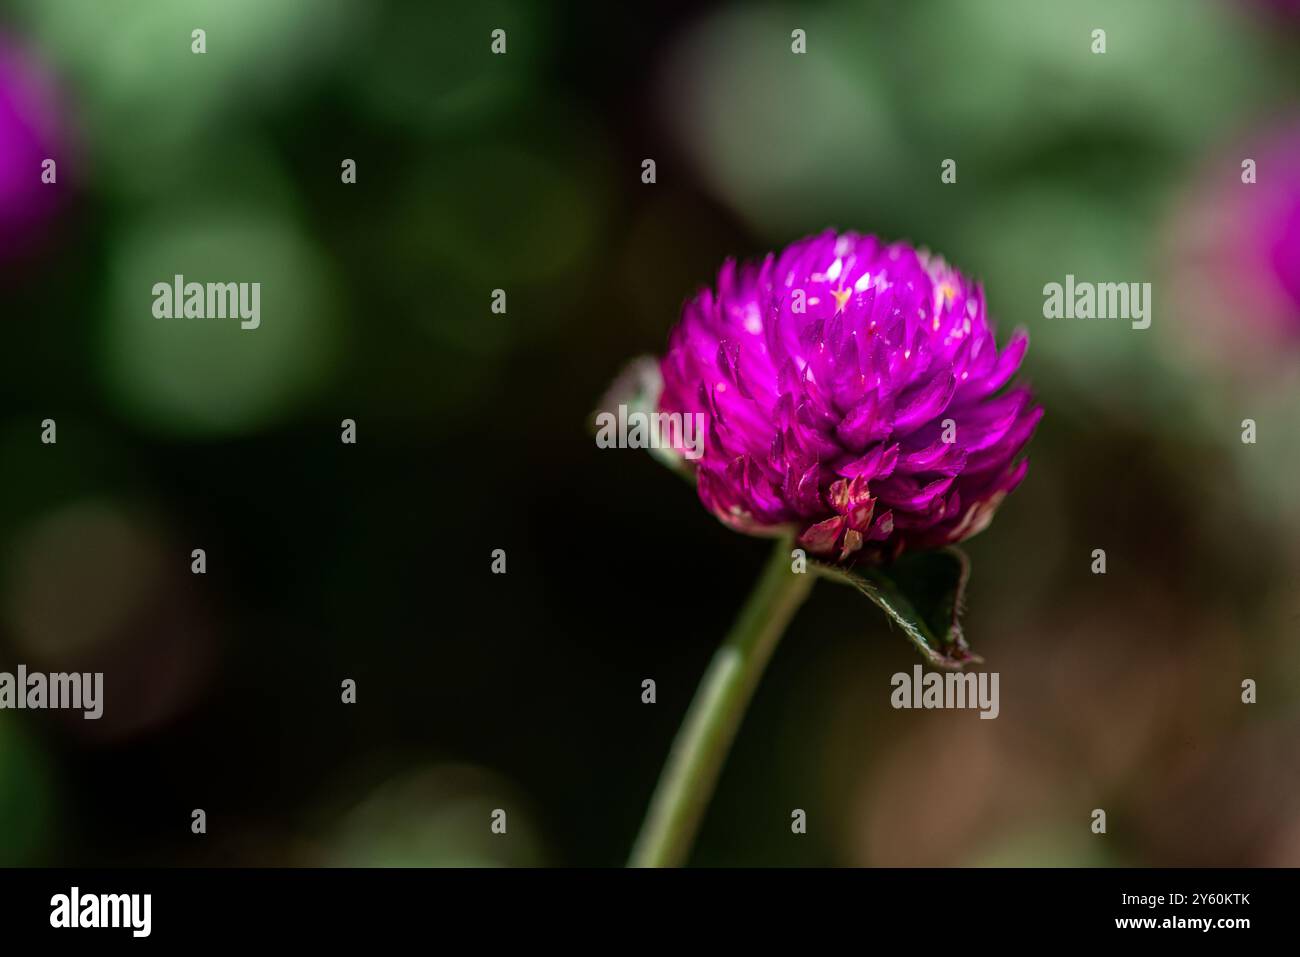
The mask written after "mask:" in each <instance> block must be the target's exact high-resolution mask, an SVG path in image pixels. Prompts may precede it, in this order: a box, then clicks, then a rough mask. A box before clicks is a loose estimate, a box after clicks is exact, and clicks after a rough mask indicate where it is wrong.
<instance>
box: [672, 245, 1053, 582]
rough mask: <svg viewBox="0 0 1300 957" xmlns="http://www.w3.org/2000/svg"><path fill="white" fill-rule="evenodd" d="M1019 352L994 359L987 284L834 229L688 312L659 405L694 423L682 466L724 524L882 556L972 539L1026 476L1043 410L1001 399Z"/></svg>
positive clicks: (1019, 345) (827, 551) (1018, 394)
mask: <svg viewBox="0 0 1300 957" xmlns="http://www.w3.org/2000/svg"><path fill="white" fill-rule="evenodd" d="M1027 345H1028V337H1027V336H1026V335H1025V334H1024V333H1023V332H1017V333H1016V334H1015V335H1014V336H1013V337H1012V339H1011V341H1010V342H1009V343H1008V344H1007V345H1006V347H1005V348H1004V349H1003V350H1002V352H1001V353H999V352H998V350H997V345H996V343H995V341H994V338H993V330H992V327H991V326H990V324H989V320H988V317H987V314H986V312H985V306H984V295H983V290H982V289H981V288H980V287H979V286H978V285H976V284H972V283H971V282H970V281H968V280H967V279H966V278H965V277H963V276H962V275H961V274H960V273H958V272H957V271H956V270H954V269H952V268H950V267H949V266H948V265H947V264H945V263H944V262H943V260H941V259H939V258H937V257H934V256H931V255H929V254H928V253H926V252H924V251H920V250H916V249H913V248H912V247H911V246H908V245H906V244H902V243H898V244H894V245H884V244H883V243H882V242H881V241H880V240H878V239H877V238H876V237H874V236H862V235H858V234H855V233H843V234H839V235H837V234H836V233H834V232H832V231H827V232H824V233H822V234H821V235H818V236H813V237H809V238H807V239H804V240H801V241H799V242H797V243H795V244H793V245H792V246H790V247H788V248H787V249H785V250H783V251H782V252H781V253H779V254H769V255H768V256H767V258H766V259H764V260H763V261H762V263H760V264H745V265H739V266H738V265H737V264H736V263H734V262H728V263H726V264H725V265H724V266H723V267H722V270H721V271H720V273H719V274H718V282H717V289H716V291H715V290H712V289H704V290H702V291H701V292H700V293H699V294H698V295H696V297H695V298H694V299H693V300H691V301H690V302H688V303H687V304H686V307H685V310H684V313H683V316H682V319H681V322H680V323H679V324H678V326H677V328H676V329H675V330H674V332H673V334H672V336H671V340H670V343H669V350H668V354H667V355H666V356H665V357H664V358H663V360H662V363H661V368H662V374H663V380H664V387H663V392H662V394H661V397H660V402H659V408H660V411H662V412H668V413H673V412H681V413H702V414H703V415H704V416H705V419H706V421H707V424H708V431H707V437H706V440H705V443H704V451H703V455H702V456H701V457H700V458H698V459H697V460H695V461H693V462H690V463H689V464H690V465H692V466H693V467H694V468H695V470H696V475H697V479H698V488H699V495H700V500H701V501H702V502H703V503H704V505H705V506H706V507H708V508H709V509H710V510H711V511H712V512H713V513H714V514H715V515H717V517H718V518H719V519H721V520H722V521H723V522H724V523H726V524H727V525H729V526H730V527H732V528H734V529H736V530H738V531H742V532H747V533H750V534H759V535H764V534H780V533H781V532H783V531H786V530H788V529H793V530H795V531H796V532H797V534H798V541H799V544H800V545H802V546H803V547H804V548H806V549H807V550H808V551H809V552H811V553H813V554H815V555H821V556H834V557H836V558H838V560H839V561H842V562H855V561H881V560H889V559H892V558H896V557H897V556H898V555H900V554H901V553H902V552H903V551H905V550H914V549H924V548H933V547H938V546H941V545H946V544H950V543H953V542H957V541H960V540H962V539H965V538H968V537H970V536H971V535H974V534H975V533H977V532H979V531H981V530H982V529H983V528H984V527H985V526H986V525H987V524H988V523H989V521H990V520H991V519H992V516H993V513H994V511H995V510H996V508H997V506H998V504H999V503H1000V501H1001V500H1002V498H1003V496H1005V495H1006V494H1007V493H1008V492H1010V491H1011V490H1012V489H1014V488H1015V487H1016V485H1017V484H1019V482H1020V480H1021V479H1022V478H1023V477H1024V474H1025V470H1026V468H1027V465H1028V462H1027V461H1026V460H1024V459H1021V458H1020V457H1019V456H1020V452H1021V450H1022V449H1023V448H1024V447H1025V444H1026V443H1027V442H1028V440H1029V438H1030V436H1031V434H1032V433H1033V431H1034V427H1035V426H1036V425H1037V423H1038V420H1039V419H1040V418H1041V416H1042V409H1041V408H1039V407H1037V406H1035V405H1034V404H1033V402H1032V399H1031V396H1030V392H1029V390H1028V389H1027V388H1024V387H1013V388H1011V389H1010V390H1007V391H1005V392H1003V391H1001V390H1002V389H1003V386H1005V385H1006V384H1007V383H1008V382H1009V381H1010V379H1011V377H1012V376H1013V375H1014V374H1015V372H1016V370H1017V369H1018V368H1019V366H1020V363H1021V360H1022V358H1023V357H1024V354H1025V349H1026V347H1027Z"/></svg>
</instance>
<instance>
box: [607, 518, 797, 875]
mask: <svg viewBox="0 0 1300 957" xmlns="http://www.w3.org/2000/svg"><path fill="white" fill-rule="evenodd" d="M791 545H792V543H791V539H790V538H788V537H786V538H782V539H781V540H780V541H778V542H777V543H776V548H775V549H774V550H773V551H772V557H771V558H769V559H768V562H767V567H766V568H764V569H763V574H762V577H761V578H760V579H759V580H758V584H757V585H755V586H754V590H753V591H752V592H751V593H750V595H749V600H748V601H747V602H746V603H745V607H744V608H743V609H742V610H741V612H740V617H739V618H737V619H736V623H735V625H733V626H732V629H731V632H730V634H728V635H727V638H726V640H725V641H724V642H723V643H722V647H720V648H719V649H718V650H717V652H716V653H715V654H714V656H713V661H712V662H711V663H710V664H709V670H708V671H707V672H706V673H705V675H704V679H703V681H701V682H700V687H699V688H698V690H696V692H695V699H694V700H693V701H692V702H691V707H690V710H689V711H687V713H686V720H685V721H684V722H683V723H682V726H681V729H680V730H679V731H678V732H677V738H676V740H674V741H673V749H672V752H671V753H670V754H669V755H668V763H667V764H666V765H665V766H664V770H663V773H662V774H661V775H660V777H659V786H658V787H657V788H656V789H655V794H654V797H653V798H652V799H651V801H650V810H649V811H648V812H647V814H646V819H645V823H644V824H642V826H641V833H640V835H639V836H638V837H637V840H636V845H635V846H634V847H633V848H632V857H631V859H630V860H629V862H628V863H629V865H630V866H632V867H677V866H680V865H681V864H684V863H685V862H686V858H687V856H688V854H689V853H690V849H691V844H692V842H693V841H694V840H695V833H696V831H698V830H699V826H700V821H701V819H702V818H703V817H704V809H705V807H706V806H707V805H708V803H709V798H710V797H712V795H713V789H714V786H715V785H716V784H717V781H718V774H719V772H720V771H721V770H722V764H723V762H724V761H725V760H726V757H727V751H728V750H729V749H730V747H731V742H732V741H733V740H734V739H735V737H736V731H737V729H739V727H740V722H741V719H742V718H743V717H744V715H745V709H746V707H747V706H748V705H749V700H750V698H751V697H753V694H754V688H755V687H756V686H757V685H758V679H759V677H760V676H761V675H762V674H763V669H764V668H765V667H766V666H767V662H768V660H769V659H770V658H771V657H772V652H773V651H774V650H775V649H776V643H777V642H778V641H780V639H781V634H782V633H783V632H784V631H785V627H786V625H787V624H789V622H790V619H791V618H793V617H794V613H795V612H796V611H797V610H798V608H799V606H800V605H801V604H803V601H804V599H805V598H807V597H808V593H809V592H810V591H812V586H813V582H814V581H815V580H816V575H814V574H813V573H812V572H811V570H809V571H807V572H803V573H796V572H794V571H792V570H791V564H792V560H791V557H790V551H791Z"/></svg>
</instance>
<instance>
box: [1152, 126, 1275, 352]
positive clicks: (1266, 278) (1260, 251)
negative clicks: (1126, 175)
mask: <svg viewBox="0 0 1300 957" xmlns="http://www.w3.org/2000/svg"><path fill="white" fill-rule="evenodd" d="M1247 159H1249V160H1250V161H1251V164H1252V166H1253V172H1254V174H1255V175H1254V177H1253V181H1245V180H1246V167H1245V164H1246V160H1247ZM1167 234H1168V240H1167V243H1168V255H1169V257H1170V262H1169V265H1170V268H1171V269H1172V270H1173V277H1172V282H1170V283H1169V286H1170V288H1171V290H1172V292H1173V297H1174V298H1173V300H1172V302H1173V306H1172V308H1173V310H1174V314H1175V315H1177V316H1178V317H1179V328H1180V329H1181V330H1182V331H1183V332H1184V333H1185V335H1184V340H1185V342H1186V343H1187V345H1188V346H1189V347H1190V348H1192V349H1194V350H1196V351H1199V352H1202V353H1204V354H1206V355H1208V356H1209V357H1210V358H1212V359H1214V360H1215V361H1217V362H1227V363H1228V364H1235V365H1240V366H1241V367H1242V369H1243V371H1245V372H1247V373H1248V374H1258V373H1260V372H1261V371H1262V369H1263V368H1267V365H1268V364H1271V363H1272V362H1275V361H1278V360H1280V361H1282V362H1290V361H1293V360H1294V357H1295V354H1296V350H1297V349H1298V348H1300V118H1297V117H1294V116H1292V117H1289V118H1288V119H1287V120H1286V121H1285V122H1283V123H1281V124H1280V125H1277V126H1271V127H1269V128H1267V129H1263V130H1260V131H1257V132H1256V133H1254V134H1253V135H1251V136H1250V137H1248V138H1245V139H1242V140H1239V141H1237V142H1235V143H1233V144H1232V146H1231V147H1230V148H1228V149H1226V150H1224V151H1221V152H1219V153H1217V154H1216V155H1215V156H1214V157H1212V159H1211V160H1210V161H1209V162H1207V163H1206V168H1205V170H1204V171H1203V172H1202V173H1201V174H1199V176H1198V177H1197V178H1196V180H1195V182H1194V183H1193V185H1192V187H1191V188H1190V189H1189V190H1188V193H1187V197H1186V200H1185V202H1184V203H1183V204H1182V205H1181V208H1180V209H1179V210H1178V212H1177V214H1176V215H1175V216H1174V217H1173V218H1172V219H1171V221H1170V223H1169V225H1168V227H1167ZM1261 364H1263V365H1262V366H1261Z"/></svg>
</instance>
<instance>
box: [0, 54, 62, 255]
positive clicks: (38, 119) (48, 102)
mask: <svg viewBox="0 0 1300 957" xmlns="http://www.w3.org/2000/svg"><path fill="white" fill-rule="evenodd" d="M58 113H59V111H58V107H57V103H56V100H55V96H54V93H53V88H52V86H51V84H50V82H49V80H48V78H47V77H46V75H45V74H44V73H43V71H41V70H40V69H39V68H38V67H37V65H36V64H35V63H33V62H32V61H31V60H30V59H29V58H28V57H27V56H26V55H25V54H23V53H22V52H20V51H19V50H17V49H16V48H15V47H13V46H12V45H10V44H9V43H8V42H6V41H5V39H4V38H3V37H0V258H7V257H8V256H10V255H12V254H14V253H15V252H17V251H20V250H23V249H30V247H31V245H32V243H33V242H34V241H35V240H36V239H37V238H39V237H38V233H39V230H40V228H41V227H42V226H43V225H44V224H45V222H46V221H47V220H48V218H49V216H50V215H51V213H52V212H53V210H54V208H55V207H56V206H57V205H58V198H59V187H58V186H57V185H55V184H47V183H42V182H41V172H42V170H41V163H42V162H43V161H44V160H46V159H53V160H55V161H56V162H58V160H59V152H58V148H57V146H56V143H58V142H59V140H60V136H59V132H58V128H59V125H60V124H59V122H58Z"/></svg>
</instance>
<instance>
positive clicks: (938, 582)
mask: <svg viewBox="0 0 1300 957" xmlns="http://www.w3.org/2000/svg"><path fill="white" fill-rule="evenodd" d="M815 564H816V567H817V571H818V572H819V573H820V574H821V575H822V576H823V577H825V578H829V579H831V580H832V581H838V582H840V583H842V584H845V585H851V586H852V587H854V588H856V589H857V590H858V591H860V592H861V593H862V594H864V595H866V596H867V597H868V598H870V599H871V600H872V601H873V602H875V603H876V605H878V606H879V607H880V609H881V610H882V611H884V612H885V614H886V615H888V616H889V618H890V620H892V621H893V622H894V623H895V624H897V625H898V626H899V627H900V628H902V629H903V634H905V635H906V636H907V637H908V640H910V641H911V642H912V644H913V645H915V646H916V650H917V651H919V652H920V653H921V654H922V655H923V656H924V657H925V659H926V660H927V661H928V662H929V663H930V664H931V665H933V666H935V667H937V668H949V669H957V668H961V667H963V666H965V665H966V664H969V663H971V662H976V663H978V662H981V661H983V659H982V658H980V656H979V655H977V654H975V653H974V652H972V651H971V650H970V646H969V645H967V644H966V636H965V635H964V634H963V633H962V630H961V621H960V616H961V613H962V606H963V602H964V600H965V594H966V580H967V578H968V577H969V576H970V562H969V560H968V559H967V558H966V555H965V554H964V553H963V552H961V551H959V550H957V549H956V548H945V549H941V550H939V551H934V552H922V553H920V554H917V555H908V556H906V557H904V558H902V559H900V560H899V561H897V562H894V563H893V564H892V565H886V566H882V567H866V566H864V567H859V568H841V567H840V566H838V565H828V564H823V563H821V562H817V563H815Z"/></svg>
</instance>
